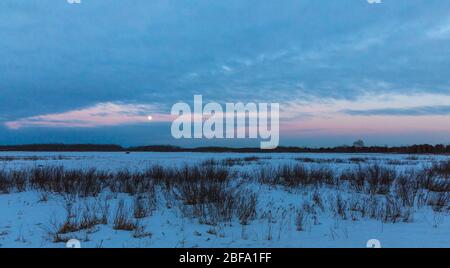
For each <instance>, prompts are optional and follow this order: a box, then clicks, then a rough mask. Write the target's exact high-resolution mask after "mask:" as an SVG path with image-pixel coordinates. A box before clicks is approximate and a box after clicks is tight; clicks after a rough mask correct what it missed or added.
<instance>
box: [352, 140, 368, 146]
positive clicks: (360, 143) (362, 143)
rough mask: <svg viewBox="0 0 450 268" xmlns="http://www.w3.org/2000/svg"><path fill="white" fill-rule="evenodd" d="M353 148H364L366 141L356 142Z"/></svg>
mask: <svg viewBox="0 0 450 268" xmlns="http://www.w3.org/2000/svg"><path fill="white" fill-rule="evenodd" d="M353 147H356V148H362V147H365V146H364V141H363V140H357V141H355V142H354V143H353Z"/></svg>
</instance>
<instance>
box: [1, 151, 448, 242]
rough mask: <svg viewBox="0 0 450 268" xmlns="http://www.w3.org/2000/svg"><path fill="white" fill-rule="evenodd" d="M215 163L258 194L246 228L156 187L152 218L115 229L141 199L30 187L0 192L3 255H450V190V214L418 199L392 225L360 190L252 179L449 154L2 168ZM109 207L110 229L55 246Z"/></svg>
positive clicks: (400, 168)
mask: <svg viewBox="0 0 450 268" xmlns="http://www.w3.org/2000/svg"><path fill="white" fill-rule="evenodd" d="M210 159H215V160H216V161H217V163H216V164H217V165H226V166H227V168H229V169H230V170H232V171H233V175H232V176H231V179H230V180H231V181H232V184H238V185H239V187H240V188H239V189H245V190H248V191H251V192H252V193H254V194H255V195H256V196H257V202H256V209H255V212H256V215H254V217H251V219H249V220H248V222H245V223H243V222H242V221H241V220H239V219H237V218H236V216H233V218H231V219H230V220H225V221H218V222H215V223H213V224H212V223H205V222H204V221H201V220H200V219H199V218H198V217H196V216H194V215H191V216H189V213H186V209H187V207H189V206H187V205H185V204H181V203H182V202H179V200H177V198H171V197H168V196H167V193H165V191H164V190H162V187H163V186H160V185H157V186H155V189H156V190H155V193H154V195H155V200H156V201H155V202H156V203H155V204H154V208H153V209H152V211H151V213H149V214H148V215H145V216H144V217H142V218H140V219H138V220H137V219H132V220H133V222H137V225H138V227H137V228H134V230H128V231H126V230H117V228H114V226H113V221H114V217H115V216H114V213H115V211H116V208H117V207H118V204H119V202H120V200H124V202H125V203H124V204H125V209H126V210H129V211H130V214H132V210H133V207H134V206H135V205H134V202H136V201H135V196H131V195H130V194H127V193H121V192H117V191H110V190H108V189H105V190H103V191H102V192H101V193H100V194H99V195H97V196H88V197H81V196H76V195H67V194H61V193H57V192H52V191H43V190H42V189H33V188H27V189H26V190H23V191H19V190H17V189H12V190H9V191H5V192H3V193H1V192H0V247H65V243H64V241H65V240H67V239H70V238H75V239H79V240H81V243H82V247H365V246H366V242H367V241H368V240H369V239H378V240H380V241H381V244H382V246H383V247H450V214H449V207H448V206H449V204H448V195H449V192H444V193H439V194H440V197H443V198H444V200H445V201H444V207H441V208H440V209H435V208H433V207H432V206H429V205H426V204H422V205H416V203H420V202H418V201H415V203H414V205H412V206H410V207H409V209H410V211H408V216H407V217H406V216H404V215H403V213H404V211H403V209H404V207H402V212H401V213H402V215H401V216H399V219H398V220H393V221H392V220H383V219H377V218H376V217H370V216H361V215H359V214H358V215H357V214H356V212H357V211H352V209H351V208H352V205H351V204H352V202H353V201H355V200H356V199H358V198H363V197H364V198H365V197H367V198H369V197H370V198H372V199H371V200H378V199H377V198H380V199H379V200H381V199H382V200H384V198H385V197H384V196H383V195H379V194H373V195H369V194H365V193H360V192H355V191H354V189H352V188H350V187H348V188H347V187H346V186H345V184H344V185H340V186H336V187H334V186H327V185H320V186H317V185H314V186H313V185H306V186H292V187H291V186H289V187H288V186H286V185H277V184H271V183H261V182H260V181H257V180H254V179H253V174H256V173H258V172H259V170H261V169H263V168H266V167H278V166H281V165H285V164H288V165H296V164H300V165H302V166H305V167H307V168H312V169H321V168H328V169H331V170H333V171H334V172H335V173H336V174H335V176H339V174H341V173H342V172H345V171H346V170H355V169H358V168H359V167H364V166H371V165H375V164H376V165H379V166H383V167H387V168H389V169H395V170H396V171H397V172H398V173H403V172H412V170H418V171H420V170H423V169H424V168H427V167H430V166H431V165H432V164H433V163H437V162H440V161H448V160H450V158H449V157H448V156H429V155H419V156H410V155H385V154H229V153H226V154H222V153H218V154H214V153H131V154H125V153H35V152H29V153H24V152H2V153H0V170H4V171H8V170H25V169H33V168H37V169H39V168H45V167H54V166H64V167H65V168H66V169H83V170H88V169H89V168H96V169H98V170H103V171H108V172H117V171H121V170H124V169H127V170H129V171H130V172H134V171H142V170H145V169H146V168H148V167H149V166H152V165H162V166H164V167H170V168H172V167H173V168H177V167H183V166H184V165H186V164H187V165H191V166H194V165H201V164H202V163H203V164H204V163H205V162H207V161H209V160H210ZM406 174H409V173H406ZM0 179H1V178H0ZM446 179H447V180H448V178H446ZM446 182H448V181H446ZM426 194H427V195H429V193H428V192H427V193H426ZM432 194H434V193H432ZM314 195H315V196H320V198H321V200H322V202H323V208H320V206H319V205H317V204H319V203H320V202H319V203H317V202H315V201H314V200H315V199H314ZM424 196H425V193H424ZM338 197H339V198H340V197H342V198H343V200H344V203H345V204H344V205H343V207H344V209H345V210H346V212H343V214H340V212H337V210H336V211H335V209H336V208H334V207H333V206H334V204H335V203H336V202H337V201H336V198H338ZM419 197H420V195H418V197H417V198H415V200H418V199H419ZM367 200H369V199H367ZM367 200H366V201H367ZM364 202H365V201H364ZM364 202H362V203H364ZM424 202H425V203H426V201H424ZM105 203H107V204H108V205H107V206H108V207H109V214H108V220H107V222H104V223H97V224H94V225H93V226H89V228H84V229H82V230H78V231H75V232H63V233H61V234H60V235H58V239H55V237H56V233H57V232H58V230H59V229H60V226H61V223H62V222H64V221H65V219H66V218H67V216H68V215H67V214H68V210H67V205H68V204H70V205H71V206H72V207H74V209H73V211H78V212H79V213H81V214H82V213H83V211H86V208H92V210H96V209H97V208H98V207H100V206H101V205H99V204H105ZM381 203H382V202H381V201H380V204H381ZM422 203H423V202H422ZM358 204H359V203H358ZM358 204H356V205H355V207H357V206H358ZM359 205H360V204H359ZM379 207H382V205H380V206H379ZM399 211H400V209H399ZM358 213H359V212H358ZM377 213H378V212H377ZM380 213H381V214H380V215H381V216H380V217H383V216H382V214H383V213H382V212H380ZM384 213H386V212H384ZM406 219H407V220H406Z"/></svg>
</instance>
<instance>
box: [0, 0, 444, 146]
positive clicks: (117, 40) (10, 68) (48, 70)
mask: <svg viewBox="0 0 450 268" xmlns="http://www.w3.org/2000/svg"><path fill="white" fill-rule="evenodd" d="M449 55H450V2H449V1H447V0H409V1H399V0H383V2H382V3H381V4H369V3H368V2H367V0H340V1H335V0H320V1H318V0H298V1H294V0H283V1H275V0H266V1H257V0H253V1H250V0H226V1H207V0H193V1H177V0H172V1H170V0H164V1H163V0H152V1H148V0H134V1H123V0H82V3H81V4H68V3H67V2H66V1H65V0H26V1H16V0H2V1H1V2H0V124H1V126H0V143H1V144H12V143H35V142H92V143H97V142H98V143H104V142H113V143H120V144H124V145H131V144H133V145H134V144H157V143H159V144H161V143H164V144H178V145H186V146H195V145H204V144H208V143H203V142H204V141H196V142H192V141H175V140H173V139H172V138H171V136H170V124H169V122H167V121H169V120H165V119H167V118H166V117H165V115H166V114H169V113H170V108H171V106H172V105H173V104H174V103H176V102H178V101H186V102H192V100H193V95H194V94H202V95H203V98H204V100H205V101H208V100H214V101H218V102H237V101H244V102H249V101H251V102H258V101H261V102H280V103H281V107H282V117H281V121H282V126H281V137H282V139H281V143H282V144H286V145H288V144H289V145H306V146H322V145H341V144H344V143H350V142H351V141H352V140H354V139H357V138H363V139H365V140H366V141H367V142H368V143H369V144H409V143H450V139H449V138H448V137H449V134H450V124H449V123H448V122H450V120H449V119H450V108H449V107H450V106H449V105H450V74H449V71H450V56H449ZM147 114H154V115H156V117H155V118H156V119H160V120H156V122H148V120H145V118H146V116H147ZM445 122H447V124H445ZM214 144H217V142H215V143H214ZM219 144H220V142H219ZM230 145H236V146H242V145H252V142H249V141H239V142H236V143H231V144H230Z"/></svg>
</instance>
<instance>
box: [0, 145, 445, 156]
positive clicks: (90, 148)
mask: <svg viewBox="0 0 450 268" xmlns="http://www.w3.org/2000/svg"><path fill="white" fill-rule="evenodd" d="M0 151H30V152H39V151H41V152H213V153H227V152H232V153H402V154H450V145H443V144H438V145H430V144H420V145H411V146H397V147H387V146H386V147H382V146H370V147H355V146H340V147H327V148H325V147H323V148H307V147H278V148H276V149H273V150H262V149H259V148H230V147H198V148H182V147H177V146H171V145H151V146H136V147H122V146H120V145H115V144H27V145H3V146H0Z"/></svg>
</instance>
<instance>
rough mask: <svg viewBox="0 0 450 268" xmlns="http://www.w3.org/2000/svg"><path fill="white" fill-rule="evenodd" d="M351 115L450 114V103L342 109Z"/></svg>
mask: <svg viewBox="0 0 450 268" xmlns="http://www.w3.org/2000/svg"><path fill="white" fill-rule="evenodd" d="M341 112H343V113H345V114H349V115H363V116H374V115H388V116H423V115H450V105H438V106H421V107H413V108H383V109H370V110H342V111H341Z"/></svg>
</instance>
